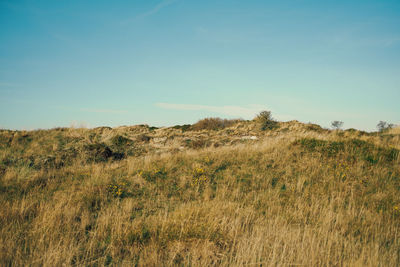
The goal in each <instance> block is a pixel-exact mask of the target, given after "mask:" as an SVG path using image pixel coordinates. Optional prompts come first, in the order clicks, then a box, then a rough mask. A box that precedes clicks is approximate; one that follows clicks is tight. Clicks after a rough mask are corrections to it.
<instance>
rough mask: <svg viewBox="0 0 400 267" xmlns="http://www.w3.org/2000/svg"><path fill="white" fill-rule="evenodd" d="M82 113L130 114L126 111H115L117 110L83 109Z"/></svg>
mask: <svg viewBox="0 0 400 267" xmlns="http://www.w3.org/2000/svg"><path fill="white" fill-rule="evenodd" d="M80 110H81V111H85V112H92V113H109V114H125V113H128V111H126V110H115V109H93V108H81V109H80Z"/></svg>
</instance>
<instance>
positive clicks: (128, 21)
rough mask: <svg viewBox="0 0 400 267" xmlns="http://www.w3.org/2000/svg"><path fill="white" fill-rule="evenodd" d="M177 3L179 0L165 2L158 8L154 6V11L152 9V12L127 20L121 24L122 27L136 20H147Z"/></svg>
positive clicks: (159, 4) (165, 0) (166, 0)
mask: <svg viewBox="0 0 400 267" xmlns="http://www.w3.org/2000/svg"><path fill="white" fill-rule="evenodd" d="M177 1H178V0H163V1H161V2H160V3H158V4H157V5H156V6H154V7H153V8H152V9H150V10H148V11H146V12H144V13H141V14H139V15H137V16H135V17H134V18H128V19H125V20H123V21H121V22H120V23H121V24H122V25H123V24H128V23H130V22H132V21H134V20H136V19H142V18H145V17H149V16H152V15H154V14H156V13H158V12H160V11H161V10H162V9H163V8H165V7H167V6H170V5H172V4H174V3H175V2H177Z"/></svg>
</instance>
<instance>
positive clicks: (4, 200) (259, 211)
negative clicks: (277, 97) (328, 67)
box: [0, 120, 400, 266]
mask: <svg viewBox="0 0 400 267" xmlns="http://www.w3.org/2000/svg"><path fill="white" fill-rule="evenodd" d="M211 122H213V123H214V124H212V125H211V124H210V123H209V122H208V123H204V121H203V122H202V123H203V124H201V123H198V124H195V125H180V126H179V125H178V126H174V127H166V128H155V127H149V126H147V125H137V126H123V127H117V128H109V127H99V128H94V129H85V128H56V129H50V130H35V131H10V130H0V265H1V266H107V265H109V266H210V265H218V266H399V265H400V164H399V163H400V157H399V150H400V131H399V129H398V128H397V129H392V130H388V131H384V132H374V133H367V132H362V131H358V130H355V129H349V130H328V129H323V128H321V127H320V126H318V125H315V124H304V123H300V122H297V121H291V122H277V123H276V125H274V127H271V128H270V129H265V128H264V129H263V128H262V127H261V128H260V125H259V122H258V121H256V120H253V121H243V120H235V121H228V120H220V121H211ZM209 125H211V126H210V127H209Z"/></svg>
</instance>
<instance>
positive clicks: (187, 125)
mask: <svg viewBox="0 0 400 267" xmlns="http://www.w3.org/2000/svg"><path fill="white" fill-rule="evenodd" d="M191 127H192V125H190V124H184V125H175V126H174V127H172V128H174V129H180V130H181V131H182V132H186V131H188V130H190V128H191Z"/></svg>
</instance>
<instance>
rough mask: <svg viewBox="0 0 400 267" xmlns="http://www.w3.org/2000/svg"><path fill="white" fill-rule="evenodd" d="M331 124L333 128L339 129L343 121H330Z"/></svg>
mask: <svg viewBox="0 0 400 267" xmlns="http://www.w3.org/2000/svg"><path fill="white" fill-rule="evenodd" d="M331 126H332V128H333V129H335V130H340V129H341V128H342V126H343V121H333V122H332V123H331Z"/></svg>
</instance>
